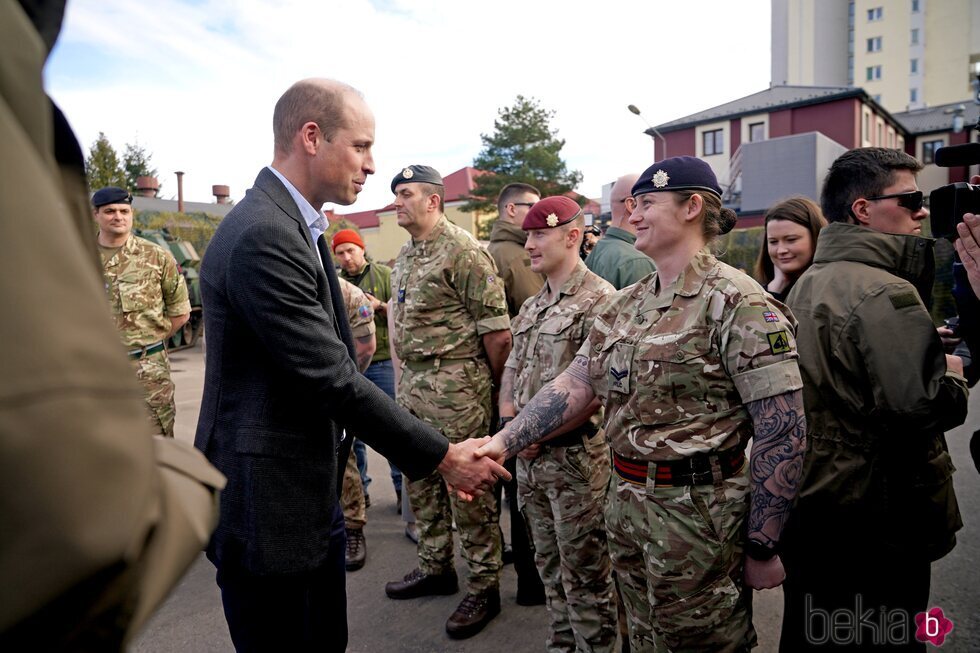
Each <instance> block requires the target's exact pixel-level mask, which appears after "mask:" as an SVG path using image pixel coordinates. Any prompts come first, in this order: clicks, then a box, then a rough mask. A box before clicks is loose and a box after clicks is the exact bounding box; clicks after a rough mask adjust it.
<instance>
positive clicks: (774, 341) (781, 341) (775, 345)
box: [766, 331, 792, 354]
mask: <svg viewBox="0 0 980 653" xmlns="http://www.w3.org/2000/svg"><path fill="white" fill-rule="evenodd" d="M766 337H767V338H769V349H771V350H772V353H774V354H785V353H788V352H790V351H792V350H791V349H790V346H789V338H788V337H787V336H786V332H785V331H777V332H776V333H767V334H766Z"/></svg>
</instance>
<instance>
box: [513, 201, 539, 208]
mask: <svg viewBox="0 0 980 653" xmlns="http://www.w3.org/2000/svg"><path fill="white" fill-rule="evenodd" d="M511 204H513V205H514V206H526V207H527V208H531V207H532V206H534V202H511Z"/></svg>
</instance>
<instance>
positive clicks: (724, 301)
mask: <svg viewBox="0 0 980 653" xmlns="http://www.w3.org/2000/svg"><path fill="white" fill-rule="evenodd" d="M632 194H633V196H634V197H635V198H636V200H637V203H638V206H637V209H636V211H635V212H634V213H633V215H632V216H631V217H630V223H631V224H633V225H634V226H635V227H636V233H637V239H636V248H637V249H639V250H640V251H642V252H643V253H645V254H647V255H648V256H650V258H652V259H653V260H654V262H655V263H656V264H657V271H656V272H654V273H653V274H651V275H649V276H647V277H645V278H644V279H642V280H640V281H639V282H638V283H636V284H635V285H633V286H630V287H628V288H624V289H623V290H621V291H620V292H618V293H616V294H614V295H612V296H611V298H610V300H608V303H606V304H605V305H604V306H603V307H602V309H600V314H599V316H598V317H597V318H596V320H595V323H594V324H593V327H592V329H591V331H590V333H589V337H588V338H587V339H586V341H585V342H584V344H583V345H582V348H581V349H579V351H578V354H577V355H576V358H575V360H574V361H573V362H572V363H571V365H570V366H569V367H568V368H567V369H566V371H565V372H563V373H562V374H561V375H560V376H558V377H557V378H556V379H555V380H554V381H552V382H551V383H550V384H548V385H547V386H545V387H544V388H542V390H541V391H540V392H539V393H538V394H537V395H536V396H535V397H534V399H533V400H532V401H531V402H530V403H529V404H528V405H527V406H526V407H525V408H524V410H523V411H522V412H521V413H520V415H518V417H517V418H516V419H515V420H514V421H513V422H511V423H510V424H509V425H508V426H507V427H506V428H505V429H503V430H502V431H500V432H499V433H497V434H496V435H495V436H494V438H493V439H492V440H491V441H490V442H488V443H487V444H486V445H484V447H483V448H482V449H481V452H483V453H486V454H489V455H493V456H495V457H498V458H502V457H504V456H512V455H514V454H516V453H517V452H519V451H520V450H522V449H523V448H524V447H526V446H527V445H528V444H530V443H533V442H535V441H536V440H537V439H538V438H540V437H541V436H542V435H543V434H546V433H549V432H550V431H553V430H554V429H555V428H557V427H558V426H560V425H561V424H562V423H563V422H564V420H566V419H569V418H571V417H573V416H575V415H576V414H577V413H578V412H579V411H581V410H582V409H583V408H584V407H585V406H586V405H587V404H588V402H589V401H591V400H592V399H593V397H596V396H597V397H598V398H599V399H600V400H601V402H602V403H603V405H604V406H605V409H606V422H605V428H606V434H607V437H608V439H609V442H610V446H611V447H612V453H613V471H614V474H613V475H612V478H611V482H610V487H609V492H608V496H607V504H606V506H605V517H606V528H607V530H608V531H609V548H610V553H611V555H612V561H613V568H614V569H615V570H616V572H617V574H618V576H619V582H620V584H621V591H622V595H623V601H624V604H625V607H626V614H627V618H628V621H629V632H630V645H631V649H632V650H633V651H636V652H639V651H662V650H668V649H669V650H671V651H681V650H683V651H695V650H696V651H708V650H711V651H743V650H745V651H747V650H749V648H750V647H751V646H753V645H754V644H755V639H756V638H755V632H754V630H753V629H752V615H751V591H750V590H749V589H748V588H746V587H745V585H746V584H747V585H748V586H749V587H753V588H764V587H774V586H776V585H778V584H779V583H780V582H782V579H783V570H782V564H781V562H780V561H779V557H778V556H777V555H776V545H777V543H778V541H779V536H780V532H781V531H782V527H783V523H784V521H785V519H786V516H787V513H788V511H789V508H790V505H791V504H792V502H793V499H794V497H795V496H796V491H797V482H798V476H799V470H800V468H801V466H802V455H803V450H804V434H805V432H806V424H805V420H804V415H803V404H802V400H801V393H800V387H801V382H800V373H799V369H798V368H797V365H796V351H795V344H794V335H793V329H794V326H795V323H794V322H793V321H792V317H791V316H790V315H789V314H787V313H784V312H781V311H780V309H779V307H777V305H776V304H775V303H774V302H772V300H771V298H770V297H769V296H768V295H767V294H766V293H765V292H764V291H763V289H762V288H761V287H760V286H759V284H757V283H756V282H755V281H753V280H752V279H750V278H749V277H748V276H746V275H745V274H743V273H741V272H739V271H737V270H735V269H734V268H732V267H730V266H728V265H725V264H723V263H720V262H719V261H718V260H717V259H715V257H714V256H712V255H711V253H710V251H709V250H708V248H707V247H706V245H707V244H708V243H710V242H711V240H712V239H713V238H714V237H715V236H717V235H718V234H719V233H725V232H727V231H729V230H731V228H732V227H733V226H734V222H735V216H734V214H733V213H732V212H731V211H728V210H724V209H722V208H721V189H720V188H719V186H718V182H717V180H716V179H715V175H714V173H713V172H712V171H711V168H709V167H708V165H707V164H706V163H704V162H703V161H701V160H700V159H696V158H693V157H675V158H671V159H666V160H664V161H661V162H659V163H655V164H654V165H653V166H651V167H650V168H648V169H647V170H646V171H645V172H644V173H643V175H642V176H641V177H640V179H639V180H638V181H637V182H636V184H635V185H634V186H633V190H632ZM753 436H754V444H753V447H752V460H751V462H750V463H749V465H748V466H746V465H745V454H744V449H745V445H746V442H747V441H748V440H749V438H751V437H753ZM750 488H751V502H750ZM750 503H751V505H750ZM746 513H748V527H747V528H746V524H745V521H746ZM746 535H747V537H748V539H747V540H746ZM743 552H744V553H747V554H748V558H747V559H744V558H743ZM743 560H744V578H745V582H744V583H743Z"/></svg>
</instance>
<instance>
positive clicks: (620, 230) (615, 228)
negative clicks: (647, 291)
mask: <svg viewBox="0 0 980 653" xmlns="http://www.w3.org/2000/svg"><path fill="white" fill-rule="evenodd" d="M638 178H639V175H635V174H630V175H623V176H622V177H620V178H619V179H617V180H616V183H615V184H613V187H612V192H611V193H610V197H609V202H610V204H611V208H610V214H611V216H612V217H611V219H610V221H609V228H608V229H606V235H605V236H603V237H602V239H601V240H599V242H597V243H596V244H595V248H593V250H592V253H591V254H589V258H587V259H585V265H586V267H588V268H589V269H590V270H591V271H592V272H595V273H596V274H598V275H599V276H600V277H602V278H603V279H605V280H606V281H608V282H609V283H611V284H612V285H613V286H614V287H615V288H616V290H619V289H621V288H625V287H626V286H629V285H632V284H634V283H636V282H637V281H639V280H640V279H642V278H643V277H645V276H647V275H648V274H650V273H651V272H653V271H654V270H655V269H656V268H655V267H654V265H653V261H652V260H651V259H650V257H649V256H647V255H646V254H644V253H642V252H640V251H639V250H637V249H636V248H635V247H634V246H633V243H635V242H636V229H634V228H633V225H631V224H630V223H629V217H630V215H632V214H633V209H635V208H636V200H634V199H633V197H632V196H631V195H630V191H631V189H632V188H633V184H635V183H636V180H637V179H638Z"/></svg>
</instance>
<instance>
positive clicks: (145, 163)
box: [122, 143, 160, 194]
mask: <svg viewBox="0 0 980 653" xmlns="http://www.w3.org/2000/svg"><path fill="white" fill-rule="evenodd" d="M151 157H152V155H151V154H150V153H149V152H147V151H146V148H144V147H143V146H141V145H139V144H138V143H127V144H126V150H125V151H124V152H123V160H122V169H123V173H124V174H125V175H126V186H125V188H128V189H129V190H131V191H135V190H136V188H137V185H136V179H137V178H138V177H156V176H157V169H156V168H154V167H152V163H151V161H150V159H151ZM159 192H160V189H159V188H158V189H157V193H158V194H159Z"/></svg>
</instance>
